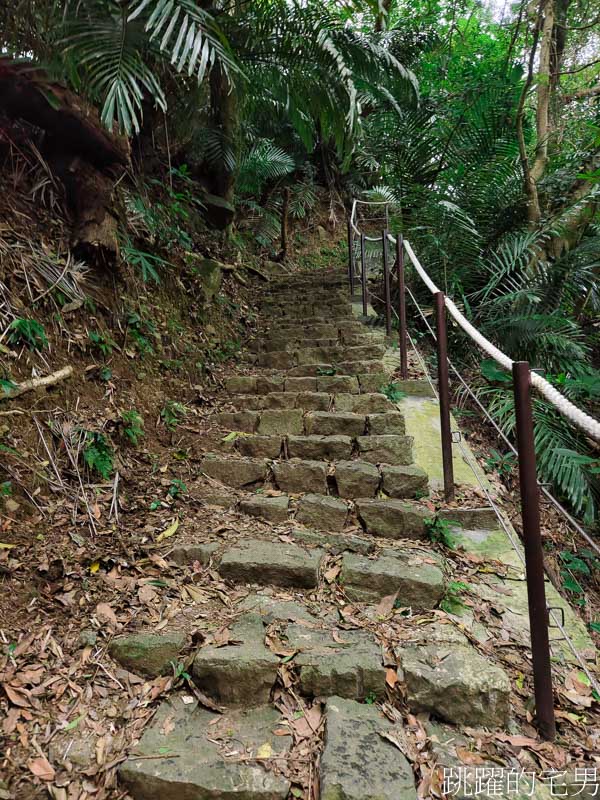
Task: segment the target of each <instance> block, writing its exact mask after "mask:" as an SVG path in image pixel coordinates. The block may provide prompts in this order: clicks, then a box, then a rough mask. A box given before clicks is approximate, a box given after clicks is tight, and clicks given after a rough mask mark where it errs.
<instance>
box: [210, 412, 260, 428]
mask: <svg viewBox="0 0 600 800" xmlns="http://www.w3.org/2000/svg"><path fill="white" fill-rule="evenodd" d="M258 418H259V414H258V411H220V412H219V413H218V414H217V415H216V420H217V424H218V425H220V426H221V427H222V428H227V430H229V431H246V432H247V433H253V432H254V431H255V430H256V426H257V425H258Z"/></svg>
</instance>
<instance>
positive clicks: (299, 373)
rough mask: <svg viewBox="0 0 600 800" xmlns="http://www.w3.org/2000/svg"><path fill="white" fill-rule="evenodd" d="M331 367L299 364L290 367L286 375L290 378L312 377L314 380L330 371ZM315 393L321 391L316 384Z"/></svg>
mask: <svg viewBox="0 0 600 800" xmlns="http://www.w3.org/2000/svg"><path fill="white" fill-rule="evenodd" d="M332 369H333V366H332V365H331V364H299V365H298V366H297V367H292V369H289V370H288V375H289V376H290V377H292V378H307V377H314V378H316V377H317V375H322V374H324V373H326V372H327V371H328V370H332ZM317 391H318V392H320V391H322V390H321V389H320V388H319V385H318V382H317Z"/></svg>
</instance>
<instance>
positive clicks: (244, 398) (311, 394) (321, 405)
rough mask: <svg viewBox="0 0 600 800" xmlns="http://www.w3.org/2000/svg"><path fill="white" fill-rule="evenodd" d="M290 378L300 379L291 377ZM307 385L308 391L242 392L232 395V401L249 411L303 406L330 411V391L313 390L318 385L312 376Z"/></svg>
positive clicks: (306, 408)
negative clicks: (252, 393) (254, 393)
mask: <svg viewBox="0 0 600 800" xmlns="http://www.w3.org/2000/svg"><path fill="white" fill-rule="evenodd" d="M290 380H292V381H293V380H298V379H297V378H296V379H294V378H290ZM301 380H303V379H301ZM290 385H292V384H290ZM301 385H302V384H301ZM305 385H307V386H310V387H311V388H310V389H309V391H307V392H305V391H301V392H294V391H289V392H272V393H271V394H257V395H243V394H242V395H237V396H235V397H232V398H231V402H232V404H233V405H234V406H236V408H238V409H240V408H241V409H244V410H248V411H250V410H251V411H262V410H264V409H271V408H301V409H303V410H304V411H328V410H329V407H330V406H331V403H332V398H331V395H330V394H329V393H328V392H317V391H312V389H313V388H314V389H316V386H317V383H316V380H314V379H312V378H311V379H309V381H308V382H307V383H306V384H305Z"/></svg>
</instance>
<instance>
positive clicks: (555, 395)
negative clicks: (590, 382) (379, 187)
mask: <svg viewBox="0 0 600 800" xmlns="http://www.w3.org/2000/svg"><path fill="white" fill-rule="evenodd" d="M356 202H357V201H356V200H355V201H354V202H353V203H352V213H351V216H350V221H351V224H352V227H353V229H354V230H355V231H356V232H357V233H358V234H359V235H360V231H359V230H358V228H357V227H356V225H355V223H354V219H355V215H356ZM360 202H362V203H364V202H365V201H360ZM388 239H389V240H390V241H391V242H392V243H393V244H396V239H395V237H394V236H392V235H391V234H390V233H388ZM370 241H376V239H370ZM402 241H403V243H404V249H405V250H406V253H407V255H408V257H409V258H410V260H411V262H412V265H413V266H414V268H415V271H416V272H417V274H418V276H419V277H420V278H421V280H422V281H423V283H424V284H425V286H427V288H428V289H429V291H430V292H431V293H432V294H437V292H439V291H441V290H440V289H438V287H437V286H436V285H435V283H434V282H433V281H432V280H431V278H430V277H429V275H428V274H427V272H426V271H425V269H424V268H423V266H422V265H421V263H420V261H419V259H418V258H417V256H416V255H415V252H414V250H413V249H412V247H411V245H410V242H408V241H407V240H406V239H403V240H402ZM444 302H445V305H446V308H447V309H448V311H449V312H450V314H451V316H452V317H453V318H454V319H455V320H456V322H457V323H458V324H459V325H460V327H461V328H462V329H463V330H464V331H465V333H467V334H468V335H469V336H470V337H471V339H473V341H474V342H475V344H476V345H477V346H478V347H480V348H481V349H482V350H483V351H484V352H485V353H487V354H488V355H489V356H491V357H492V358H493V359H494V361H496V362H497V363H498V364H500V366H501V367H504V369H506V370H508V371H509V372H512V366H513V360H512V359H511V358H509V357H508V356H507V355H506V353H503V352H502V350H500V349H499V348H498V347H496V346H495V345H494V344H492V343H491V342H490V341H489V339H486V338H485V336H483V335H482V334H481V333H480V332H479V331H478V330H477V328H475V327H474V326H473V325H471V323H470V322H469V321H468V319H467V318H466V317H465V316H464V315H463V314H462V313H461V312H460V311H459V310H458V308H457V307H456V304H455V303H454V302H453V301H452V300H450V298H449V297H445V301H444ZM529 376H530V377H529V379H530V382H531V385H532V386H534V387H535V388H536V389H537V390H538V392H539V393H540V394H541V395H543V396H544V397H545V398H546V400H548V402H550V403H551V404H552V405H553V406H554V407H555V408H556V409H558V411H560V413H561V414H562V415H563V416H564V417H566V418H567V419H568V420H570V421H571V422H572V423H573V424H574V425H577V426H578V427H579V428H581V430H582V431H583V432H584V433H585V434H587V435H588V436H590V437H591V438H592V439H595V440H596V441H597V442H600V422H598V420H596V419H594V417H592V416H590V415H589V414H586V412H585V411H582V410H581V409H580V408H578V407H577V406H576V405H575V403H572V402H571V401H570V400H568V399H567V398H566V397H565V396H564V395H562V394H561V393H560V392H559V391H558V389H555V388H554V386H552V384H551V383H549V382H548V381H547V380H546V379H545V378H542V376H541V375H539V374H538V373H537V372H533V371H531V370H530V371H529Z"/></svg>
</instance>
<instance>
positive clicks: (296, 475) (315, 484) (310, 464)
mask: <svg viewBox="0 0 600 800" xmlns="http://www.w3.org/2000/svg"><path fill="white" fill-rule="evenodd" d="M327 473H328V466H327V464H326V463H325V462H324V461H302V460H301V459H295V458H293V459H290V460H289V461H276V462H275V463H274V464H273V480H274V481H275V485H276V486H277V488H278V489H280V490H281V491H282V492H289V493H292V494H302V493H304V492H309V493H310V492H313V493H316V494H327Z"/></svg>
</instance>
